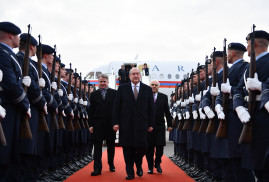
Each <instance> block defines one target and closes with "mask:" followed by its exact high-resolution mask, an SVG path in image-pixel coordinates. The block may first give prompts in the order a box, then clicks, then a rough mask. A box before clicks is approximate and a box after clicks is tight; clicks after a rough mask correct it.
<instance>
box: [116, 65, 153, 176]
mask: <svg viewBox="0 0 269 182" xmlns="http://www.w3.org/2000/svg"><path fill="white" fill-rule="evenodd" d="M140 79H141V73H140V72H139V70H138V69H137V68H132V69H131V70H130V80H131V82H129V83H126V84H123V85H121V86H120V87H119V89H118V93H117V96H116V100H115V105H114V110H113V124H114V126H113V129H114V130H115V131H117V130H118V129H119V128H120V130H119V144H120V145H121V146H122V147H123V154H124V160H125V163H126V172H127V177H126V179H127V180H130V179H134V163H135V164H136V168H137V172H136V174H137V175H138V176H140V177H141V176H142V175H143V170H142V159H143V156H144V155H145V153H146V147H147V137H148V132H151V131H152V130H153V125H154V103H153V94H152V89H151V88H150V87H149V86H147V85H145V84H143V83H142V82H140Z"/></svg>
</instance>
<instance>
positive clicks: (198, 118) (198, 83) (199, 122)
mask: <svg viewBox="0 0 269 182" xmlns="http://www.w3.org/2000/svg"><path fill="white" fill-rule="evenodd" d="M199 66H200V63H198V66H197V78H198V80H197V94H200V91H201V85H200V84H201V83H200V70H199ZM196 104H197V108H198V109H199V104H200V101H196ZM197 114H198V117H197V119H196V120H195V123H194V126H193V129H192V131H193V132H198V131H199V128H200V126H201V121H200V116H199V112H198V111H197Z"/></svg>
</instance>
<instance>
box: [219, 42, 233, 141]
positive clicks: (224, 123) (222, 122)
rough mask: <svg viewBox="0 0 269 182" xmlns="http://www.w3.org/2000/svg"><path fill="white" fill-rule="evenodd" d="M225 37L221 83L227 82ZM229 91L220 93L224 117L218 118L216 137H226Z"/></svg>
mask: <svg viewBox="0 0 269 182" xmlns="http://www.w3.org/2000/svg"><path fill="white" fill-rule="evenodd" d="M226 41H227V40H226V39H224V42H223V61H224V64H223V83H227V78H228V65H227V54H226ZM229 95H230V94H229V93H222V96H223V99H222V100H223V101H222V107H223V113H224V115H225V118H224V119H220V123H219V127H218V130H217V133H216V138H226V137H227V116H228V106H229Z"/></svg>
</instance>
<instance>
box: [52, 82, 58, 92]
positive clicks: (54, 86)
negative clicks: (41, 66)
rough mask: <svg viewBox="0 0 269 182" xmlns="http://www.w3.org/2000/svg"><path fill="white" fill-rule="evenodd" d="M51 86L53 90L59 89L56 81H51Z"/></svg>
mask: <svg viewBox="0 0 269 182" xmlns="http://www.w3.org/2000/svg"><path fill="white" fill-rule="evenodd" d="M51 88H52V89H53V90H57V83H56V82H51Z"/></svg>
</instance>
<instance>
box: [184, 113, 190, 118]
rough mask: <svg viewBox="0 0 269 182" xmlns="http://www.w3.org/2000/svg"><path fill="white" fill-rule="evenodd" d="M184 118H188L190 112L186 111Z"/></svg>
mask: <svg viewBox="0 0 269 182" xmlns="http://www.w3.org/2000/svg"><path fill="white" fill-rule="evenodd" d="M185 119H190V113H189V112H188V111H187V112H186V113H185Z"/></svg>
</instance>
